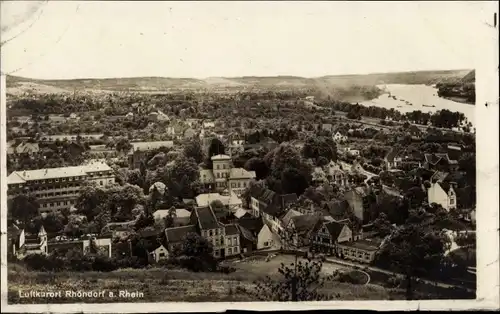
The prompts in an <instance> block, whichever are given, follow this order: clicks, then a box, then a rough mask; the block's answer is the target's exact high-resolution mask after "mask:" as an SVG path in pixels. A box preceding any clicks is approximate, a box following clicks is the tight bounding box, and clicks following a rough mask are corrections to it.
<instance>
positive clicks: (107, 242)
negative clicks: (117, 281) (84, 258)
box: [48, 235, 112, 257]
mask: <svg viewBox="0 0 500 314" xmlns="http://www.w3.org/2000/svg"><path fill="white" fill-rule="evenodd" d="M91 243H93V244H94V246H95V247H96V248H97V249H98V250H99V252H101V254H103V255H105V256H107V257H111V256H112V240H111V238H110V237H108V236H104V235H103V236H99V237H84V238H81V239H62V240H51V241H49V242H48V252H49V253H52V252H55V251H57V252H59V253H63V254H64V253H65V252H68V251H70V250H75V249H76V250H78V251H80V252H81V253H83V254H87V253H89V252H90V247H91Z"/></svg>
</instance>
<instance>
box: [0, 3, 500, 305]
mask: <svg viewBox="0 0 500 314" xmlns="http://www.w3.org/2000/svg"><path fill="white" fill-rule="evenodd" d="M488 5H489V6H488ZM485 8H488V9H489V10H488V12H485V15H484V32H482V33H479V34H477V36H478V42H479V43H480V45H477V46H475V47H469V46H467V43H465V44H464V49H477V53H478V55H477V57H478V58H477V60H478V63H477V66H476V95H477V101H476V118H475V120H476V121H477V122H476V124H477V128H476V145H477V152H478V153H477V179H478V180H477V209H478V210H477V239H478V255H477V274H478V275H477V278H478V288H477V299H476V300H452V301H445V300H435V301H411V302H408V301H325V302H307V303H305V302H301V303H291V302H284V303H278V302H274V303H273V302H241V303H224V302H214V303H108V304H103V303H101V304H35V305H29V304H23V305H8V304H7V291H8V290H7V281H6V279H7V269H6V257H7V248H6V244H7V236H6V231H7V226H6V210H7V208H6V207H7V205H6V201H4V200H6V190H7V186H6V180H5V176H6V172H5V171H6V158H5V157H6V155H5V153H4V152H5V151H6V150H5V148H6V129H5V125H6V122H5V121H6V95H5V87H6V82H5V77H4V76H2V77H1V85H0V98H1V103H0V122H1V123H0V152H2V153H1V154H0V170H1V171H0V173H1V184H0V200H1V203H0V206H1V220H0V222H1V231H2V233H1V241H2V242H1V245H0V248H1V261H2V265H1V306H2V310H3V311H7V312H63V313H73V312H92V313H105V312H106V313H110V312H119V313H133V312H214V311H223V310H227V309H240V310H256V311H263V310H324V309H353V310H354V309H365V310H368V309H369V310H373V309H377V310H416V309H420V310H439V309H441V310H451V309H453V310H468V309H498V308H499V290H500V289H499V287H500V285H499V264H498V257H499V233H498V230H499V229H498V228H499V209H498V208H499V202H498V191H499V185H498V160H499V152H498V140H499V139H498V136H499V120H498V116H499V112H498V104H499V103H498V99H499V94H498V84H499V82H498V26H497V28H496V29H495V28H493V26H491V24H492V16H493V13H494V12H497V15H498V2H497V1H491V2H489V3H487V4H485ZM443 18H446V13H444V12H443ZM485 103H488V106H485V105H484V104H485Z"/></svg>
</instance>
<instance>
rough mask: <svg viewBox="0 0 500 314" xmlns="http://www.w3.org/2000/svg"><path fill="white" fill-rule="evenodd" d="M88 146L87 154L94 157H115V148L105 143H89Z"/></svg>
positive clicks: (116, 153)
mask: <svg viewBox="0 0 500 314" xmlns="http://www.w3.org/2000/svg"><path fill="white" fill-rule="evenodd" d="M89 148H90V150H89V151H88V154H89V155H90V156H92V157H96V158H106V157H115V156H116V155H118V152H117V151H116V150H115V149H113V148H110V147H106V145H89Z"/></svg>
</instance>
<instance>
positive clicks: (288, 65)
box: [1, 1, 491, 80]
mask: <svg viewBox="0 0 500 314" xmlns="http://www.w3.org/2000/svg"><path fill="white" fill-rule="evenodd" d="M1 5H2V10H1V13H2V55H1V58H2V73H5V74H11V75H14V76H19V77H24V78H31V79H45V80H67V79H107V78H134V77H162V78H195V79H206V78H210V77H222V78H231V77H243V76H254V77H255V76H257V77H273V76H297V77H304V78H316V77H322V76H339V75H366V74H378V73H395V72H419V71H436V70H435V69H437V68H444V69H450V70H455V69H457V70H461V69H475V68H477V64H478V63H477V62H478V60H480V58H478V57H479V55H478V53H479V52H478V50H479V49H466V48H467V47H471V46H475V47H479V46H481V45H482V42H483V40H485V39H486V36H483V33H484V32H482V30H483V29H484V28H487V27H488V26H487V25H485V24H484V22H483V21H484V20H485V19H486V14H487V10H486V9H487V6H489V5H491V4H490V3H489V2H485V1H480V2H472V3H471V2H415V3H411V2H395V3H387V2H375V3H372V2H321V1H318V2H300V1H297V2H295V1H292V2H266V1H262V2H208V1H207V2H99V1H90V2H79V1H48V2H45V1H38V2H31V1H30V2H25V1H22V2H2V3H1ZM443 11H446V16H447V18H446V19H443V18H442V13H440V12H443ZM16 13H17V14H16ZM439 71H441V70H439Z"/></svg>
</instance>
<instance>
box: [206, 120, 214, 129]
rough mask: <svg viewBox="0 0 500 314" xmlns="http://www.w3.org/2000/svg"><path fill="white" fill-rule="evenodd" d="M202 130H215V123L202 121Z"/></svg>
mask: <svg viewBox="0 0 500 314" xmlns="http://www.w3.org/2000/svg"><path fill="white" fill-rule="evenodd" d="M203 128H204V129H213V128H215V122H212V121H203Z"/></svg>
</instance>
